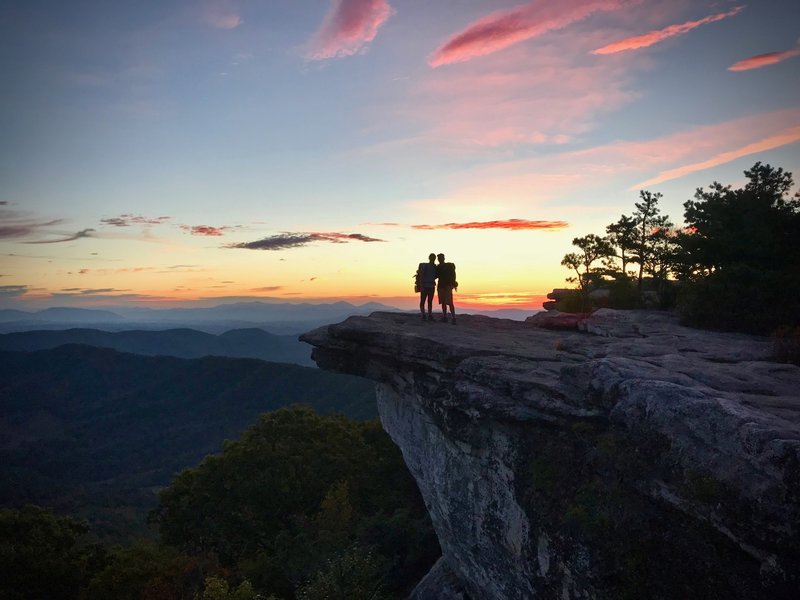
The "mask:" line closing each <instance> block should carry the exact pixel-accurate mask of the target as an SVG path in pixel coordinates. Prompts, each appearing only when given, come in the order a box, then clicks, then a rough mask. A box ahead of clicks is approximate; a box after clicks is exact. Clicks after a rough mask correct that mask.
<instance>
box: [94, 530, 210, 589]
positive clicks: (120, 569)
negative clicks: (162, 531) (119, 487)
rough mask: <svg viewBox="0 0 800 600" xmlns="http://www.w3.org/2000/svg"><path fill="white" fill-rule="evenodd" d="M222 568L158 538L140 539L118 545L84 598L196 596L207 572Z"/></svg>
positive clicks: (95, 577)
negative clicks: (170, 546) (156, 539)
mask: <svg viewBox="0 0 800 600" xmlns="http://www.w3.org/2000/svg"><path fill="white" fill-rule="evenodd" d="M208 571H213V572H218V571H219V568H218V567H217V566H216V565H215V564H214V563H213V561H209V560H206V559H198V558H195V557H190V556H187V555H184V554H181V553H179V552H178V551H177V550H175V549H173V548H169V547H166V546H163V545H160V544H157V543H155V542H137V543H134V544H132V545H130V546H127V547H124V548H119V549H117V550H116V551H115V552H114V553H113V555H112V556H111V557H110V559H109V561H108V564H107V565H106V566H105V568H104V569H102V570H101V571H100V572H98V573H97V574H96V575H95V576H94V577H93V578H92V579H91V581H90V582H89V585H88V586H87V587H86V589H85V590H84V591H83V593H82V595H81V597H82V599H83V600H106V599H107V598H114V599H115V600H172V599H184V598H185V599H186V600H190V599H194V598H195V597H197V596H198V595H199V594H200V593H201V590H202V588H203V577H204V573H206V572H208Z"/></svg>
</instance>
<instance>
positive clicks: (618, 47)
mask: <svg viewBox="0 0 800 600" xmlns="http://www.w3.org/2000/svg"><path fill="white" fill-rule="evenodd" d="M743 9H744V6H736V7H734V8H732V9H731V10H729V11H728V12H724V13H717V14H715V15H709V16H708V17H705V18H703V19H699V20H698V21H687V22H686V23H680V24H678V25H670V26H669V27H665V28H664V29H658V30H656V31H651V32H649V33H645V34H644V35H637V36H634V37H629V38H625V39H624V40H620V41H618V42H614V43H613V44H608V45H607V46H603V47H602V48H598V49H597V50H593V51H592V54H616V53H617V52H625V51H626V50H636V49H638V48H648V47H650V46H653V45H655V44H658V43H659V42H663V41H664V40H666V39H669V38H671V37H675V36H678V35H683V34H684V33H688V32H689V31H691V30H692V29H696V28H698V27H700V26H701V25H706V24H708V23H715V22H716V21H722V20H723V19H727V18H728V17H733V16H735V15H738V14H739V13H740V12H742V10H743Z"/></svg>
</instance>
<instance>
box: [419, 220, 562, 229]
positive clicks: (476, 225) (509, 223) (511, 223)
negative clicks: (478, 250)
mask: <svg viewBox="0 0 800 600" xmlns="http://www.w3.org/2000/svg"><path fill="white" fill-rule="evenodd" d="M411 227H412V229H510V230H515V231H530V230H534V229H545V230H553V229H565V228H566V227H569V223H567V222H566V221H529V220H528V219H503V220H498V221H470V222H468V223H444V224H442V225H412V226H411Z"/></svg>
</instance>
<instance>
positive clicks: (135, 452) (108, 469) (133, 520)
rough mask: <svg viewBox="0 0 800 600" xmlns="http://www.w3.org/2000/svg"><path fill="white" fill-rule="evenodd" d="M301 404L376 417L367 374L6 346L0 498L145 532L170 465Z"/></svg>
mask: <svg viewBox="0 0 800 600" xmlns="http://www.w3.org/2000/svg"><path fill="white" fill-rule="evenodd" d="M194 333H196V332H194ZM294 403H305V404H310V405H311V406H312V407H314V408H315V409H316V410H317V411H318V412H320V413H323V414H325V413H332V412H337V413H343V414H345V415H347V416H349V417H351V418H356V419H364V418H374V417H375V416H376V406H375V392H374V385H373V384H372V383H371V382H369V381H366V380H363V379H359V378H356V377H349V376H343V375H338V374H334V373H329V372H326V371H321V370H319V369H309V368H306V367H300V366H296V365H287V364H276V363H270V362H264V361H260V360H253V359H242V358H222V357H206V358H199V359H182V358H172V357H166V356H158V357H153V356H141V355H135V354H125V353H120V352H117V351H115V350H111V349H107V348H94V347H90V346H79V345H64V346H60V347H58V348H55V349H51V350H39V351H35V352H5V351H0V506H19V505H21V504H24V503H35V504H41V505H45V506H51V507H54V508H56V509H58V510H60V511H63V512H67V513H69V514H73V515H77V516H81V517H84V518H87V519H88V520H89V521H90V522H91V523H92V524H93V528H94V530H95V531H97V532H99V533H100V535H102V536H103V537H105V538H107V539H123V538H125V537H126V536H128V535H130V534H132V533H134V532H135V533H137V534H142V533H144V532H145V531H146V528H145V527H144V517H145V515H146V513H147V510H149V509H150V508H153V507H154V506H155V505H156V500H157V497H156V493H157V491H158V489H159V488H160V487H163V486H165V485H167V484H168V483H169V482H170V480H171V478H172V477H173V475H174V474H175V473H177V472H178V471H180V470H182V469H184V468H186V467H188V466H191V465H195V464H197V463H198V461H200V460H201V459H202V458H203V457H204V456H206V455H207V454H209V453H214V452H219V451H220V449H221V448H222V444H223V441H224V440H225V439H233V438H236V437H238V436H239V435H240V434H241V432H242V431H243V430H244V429H245V428H246V427H248V426H249V425H251V424H252V423H253V421H254V420H255V419H256V418H257V416H258V415H259V414H261V413H263V412H266V411H270V410H274V409H276V408H279V407H282V406H286V405H289V404H294ZM264 493H269V490H265V491H264Z"/></svg>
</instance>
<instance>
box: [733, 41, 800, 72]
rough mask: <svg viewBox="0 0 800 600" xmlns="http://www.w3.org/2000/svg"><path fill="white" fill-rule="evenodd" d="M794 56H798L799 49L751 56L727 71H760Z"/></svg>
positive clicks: (799, 53) (799, 54)
mask: <svg viewBox="0 0 800 600" xmlns="http://www.w3.org/2000/svg"><path fill="white" fill-rule="evenodd" d="M795 56H800V47H798V48H792V49H791V50H784V51H783V52H767V53H766V54H758V55H756V56H751V57H750V58H745V59H744V60H740V61H739V62H736V63H734V64H732V65H731V66H730V67H728V71H749V70H751V69H760V68H761V67H766V66H769V65H775V64H778V63H779V62H783V61H784V60H787V59H789V58H793V57H795Z"/></svg>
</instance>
